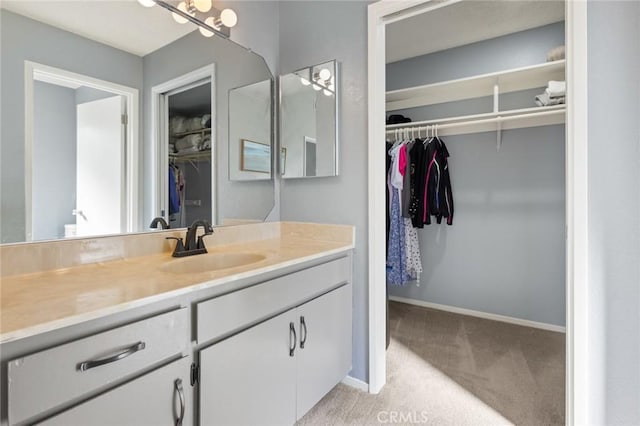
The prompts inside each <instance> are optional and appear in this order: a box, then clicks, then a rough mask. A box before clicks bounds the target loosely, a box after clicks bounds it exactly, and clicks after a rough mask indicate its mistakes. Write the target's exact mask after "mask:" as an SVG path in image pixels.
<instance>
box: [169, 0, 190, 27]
mask: <svg viewBox="0 0 640 426" xmlns="http://www.w3.org/2000/svg"><path fill="white" fill-rule="evenodd" d="M178 10H180V11H181V12H184V13H187V14H189V15H191V14H190V13H189V11H188V10H187V3H185V2H183V1H181V2H180V4H178ZM172 15H173V19H175V21H176V22H177V23H179V24H186V23H187V22H189V20H188V19H187V18H184V17H182V16H180V15H178V14H177V13H173V14H172Z"/></svg>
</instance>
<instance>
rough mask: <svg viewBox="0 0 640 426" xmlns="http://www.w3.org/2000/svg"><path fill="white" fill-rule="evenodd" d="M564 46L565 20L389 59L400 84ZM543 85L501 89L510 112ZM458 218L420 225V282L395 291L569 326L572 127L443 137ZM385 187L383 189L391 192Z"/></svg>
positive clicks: (486, 101)
mask: <svg viewBox="0 0 640 426" xmlns="http://www.w3.org/2000/svg"><path fill="white" fill-rule="evenodd" d="M562 44H564V24H563V23H556V24H552V25H547V26H544V27H541V28H536V29H532V30H528V31H523V32H519V33H515V34H511V35H508V36H504V37H498V38H495V39H491V40H486V41H482V42H478V43H473V44H472V45H467V46H462V47H458V48H454V49H448V50H445V51H441V52H437V53H433V54H430V55H425V56H421V57H417V58H412V59H408V60H404V61H399V62H396V63H392V64H389V65H388V66H387V84H388V85H389V86H391V87H393V88H394V89H398V88H404V87H408V85H414V84H426V83H431V82H435V81H441V80H447V79H450V78H456V77H463V76H469V75H474V74H481V73H486V72H492V71H497V70H501V69H507V68H510V67H518V66H525V65H533V64H536V63H541V62H544V60H545V57H546V52H547V51H548V50H549V49H551V48H553V47H555V46H558V45H562ZM543 90H544V89H534V90H527V91H522V92H517V93H512V94H508V95H504V96H502V99H501V109H509V108H526V107H533V106H535V103H534V96H535V95H536V94H537V93H541V92H542V91H543ZM492 103H493V100H492V98H491V97H489V98H478V99H473V100H471V101H461V102H449V103H446V104H440V105H432V106H428V107H421V108H412V109H407V110H401V111H394V113H402V114H405V115H407V116H409V117H411V118H412V119H413V120H416V121H417V120H425V119H433V118H441V117H446V116H458V115H464V114H473V113H481V112H490V111H492V107H493V105H492ZM444 140H445V142H446V143H447V147H448V149H449V152H450V154H451V158H450V159H449V165H450V171H451V180H452V186H453V198H454V204H455V217H454V222H453V226H451V227H449V226H446V225H444V224H443V225H437V224H432V225H426V226H425V228H424V229H423V230H419V231H418V236H419V240H420V248H421V251H422V266H423V269H424V271H425V272H424V273H423V274H422V276H421V279H420V282H418V283H415V282H412V283H409V284H408V285H407V286H405V287H397V286H393V287H390V290H389V293H390V295H392V296H399V297H404V298H410V299H415V300H420V301H426V302H432V303H439V304H443V305H450V306H456V307H461V308H466V309H472V310H476V311H481V312H489V313H494V314H500V315H507V316H511V317H516V318H522V319H527V320H532V321H537V322H542V323H549V324H555V325H564V324H565V238H564V235H565V231H564V229H565V211H564V206H565V193H564V192H565V191H564V190H565V175H564V173H565V170H564V164H565V132H564V126H563V125H560V126H547V127H539V128H525V129H518V130H510V131H506V132H503V138H502V141H503V146H502V149H501V150H500V152H496V135H495V133H494V132H488V133H480V134H472V135H460V136H449V137H446V138H444ZM383 190H384V189H383Z"/></svg>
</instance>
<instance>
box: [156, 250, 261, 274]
mask: <svg viewBox="0 0 640 426" xmlns="http://www.w3.org/2000/svg"><path fill="white" fill-rule="evenodd" d="M265 258H266V256H264V255H262V254H257V253H209V254H198V255H194V256H191V257H185V258H183V259H176V260H172V261H170V262H167V263H165V264H164V265H162V266H161V267H160V269H162V270H163V271H165V272H171V273H174V274H192V273H198V272H209V271H218V270H221V269H229V268H235V267H238V266H244V265H250V264H252V263H256V262H260V261H261V260H264V259H265Z"/></svg>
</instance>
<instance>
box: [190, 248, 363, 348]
mask: <svg viewBox="0 0 640 426" xmlns="http://www.w3.org/2000/svg"><path fill="white" fill-rule="evenodd" d="M350 279H351V257H343V258H340V259H337V260H333V261H331V262H328V263H325V264H322V265H318V266H314V267H312V268H309V269H305V270H303V271H299V272H294V273H292V274H289V275H286V276H284V277H280V278H276V279H274V280H271V281H266V282H264V283H260V284H257V285H254V286H252V287H249V288H246V289H243V290H239V291H236V292H233V293H229V294H225V295H223V296H220V297H216V298H214V299H211V300H207V301H204V302H200V303H198V304H197V305H196V315H197V328H196V330H197V336H196V338H197V341H198V343H204V342H206V341H209V340H212V339H216V338H220V337H223V336H225V335H228V334H231V333H233V332H237V331H240V330H242V329H243V328H246V327H248V326H249V325H252V324H255V323H257V322H259V321H262V320H264V319H267V318H270V317H272V316H274V315H276V314H278V313H280V312H283V311H284V310H286V309H290V308H292V307H294V306H297V305H299V304H300V303H303V302H304V301H306V300H309V299H311V298H313V297H315V296H318V295H320V294H323V293H326V292H327V291H329V290H331V289H333V288H336V287H338V286H340V285H342V284H346V283H347V282H349V281H350Z"/></svg>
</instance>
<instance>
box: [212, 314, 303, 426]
mask: <svg viewBox="0 0 640 426" xmlns="http://www.w3.org/2000/svg"><path fill="white" fill-rule="evenodd" d="M291 327H294V330H293V331H292V330H291ZM295 327H297V325H296V315H295V310H292V311H288V312H285V313H283V314H280V315H278V316H277V317H274V318H272V319H270V320H268V321H265V322H263V323H261V324H258V325H256V326H254V327H252V328H250V329H248V330H246V331H243V332H242V333H239V334H236V335H235V336H233V337H230V338H228V339H226V340H223V341H222V342H220V343H216V344H215V345H213V346H210V347H208V348H206V349H204V350H202V351H200V375H201V376H200V424H202V425H206V426H210V425H212V426H213V425H224V426H228V425H291V424H293V423H294V422H295V420H296V411H295V410H296V406H295V398H296V396H295V395H296V358H295V355H297V348H295V341H294V337H293V336H294V332H296V331H295ZM290 348H294V353H290Z"/></svg>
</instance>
